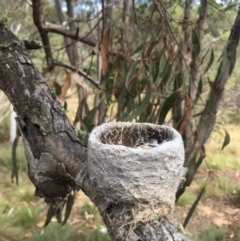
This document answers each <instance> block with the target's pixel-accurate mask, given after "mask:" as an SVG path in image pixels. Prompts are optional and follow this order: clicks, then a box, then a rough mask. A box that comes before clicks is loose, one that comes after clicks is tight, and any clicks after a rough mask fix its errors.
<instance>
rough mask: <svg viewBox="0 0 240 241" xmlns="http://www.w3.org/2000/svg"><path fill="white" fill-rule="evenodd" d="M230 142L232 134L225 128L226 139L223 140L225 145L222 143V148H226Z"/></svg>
mask: <svg viewBox="0 0 240 241" xmlns="http://www.w3.org/2000/svg"><path fill="white" fill-rule="evenodd" d="M229 143H230V135H229V133H228V132H227V130H225V137H224V141H223V145H222V150H223V149H224V147H225V146H227V145H228V144H229Z"/></svg>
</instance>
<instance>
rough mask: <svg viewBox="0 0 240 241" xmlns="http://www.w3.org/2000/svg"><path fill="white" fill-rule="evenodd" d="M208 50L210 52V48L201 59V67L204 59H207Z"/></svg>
mask: <svg viewBox="0 0 240 241" xmlns="http://www.w3.org/2000/svg"><path fill="white" fill-rule="evenodd" d="M209 50H210V48H209V49H208V50H207V51H206V53H205V54H204V56H203V57H202V59H201V63H200V65H202V64H203V63H204V60H205V58H206V57H207V55H208V52H209Z"/></svg>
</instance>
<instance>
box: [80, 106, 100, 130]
mask: <svg viewBox="0 0 240 241" xmlns="http://www.w3.org/2000/svg"><path fill="white" fill-rule="evenodd" d="M97 110H98V107H94V108H93V109H92V110H90V111H89V112H88V114H87V115H86V116H85V117H84V119H83V123H84V125H85V126H86V128H87V129H88V131H91V128H92V126H91V125H92V122H93V118H94V116H95V114H96V112H97Z"/></svg>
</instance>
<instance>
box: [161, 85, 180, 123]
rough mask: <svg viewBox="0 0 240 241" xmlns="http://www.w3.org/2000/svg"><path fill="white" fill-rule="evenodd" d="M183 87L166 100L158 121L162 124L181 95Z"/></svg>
mask: <svg viewBox="0 0 240 241" xmlns="http://www.w3.org/2000/svg"><path fill="white" fill-rule="evenodd" d="M180 92H181V89H179V90H177V91H176V92H174V93H173V94H171V95H170V96H169V97H168V98H167V99H166V100H165V102H164V104H163V106H162V108H161V111H160V115H159V119H158V123H159V124H162V123H163V122H164V120H165V118H166V116H167V113H168V112H169V110H170V109H171V108H172V106H173V104H174V102H175V101H176V99H177V97H178V96H179V95H180Z"/></svg>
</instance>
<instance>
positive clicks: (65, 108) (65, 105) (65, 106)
mask: <svg viewBox="0 0 240 241" xmlns="http://www.w3.org/2000/svg"><path fill="white" fill-rule="evenodd" d="M63 108H64V110H65V111H66V110H67V101H64V105H63Z"/></svg>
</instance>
